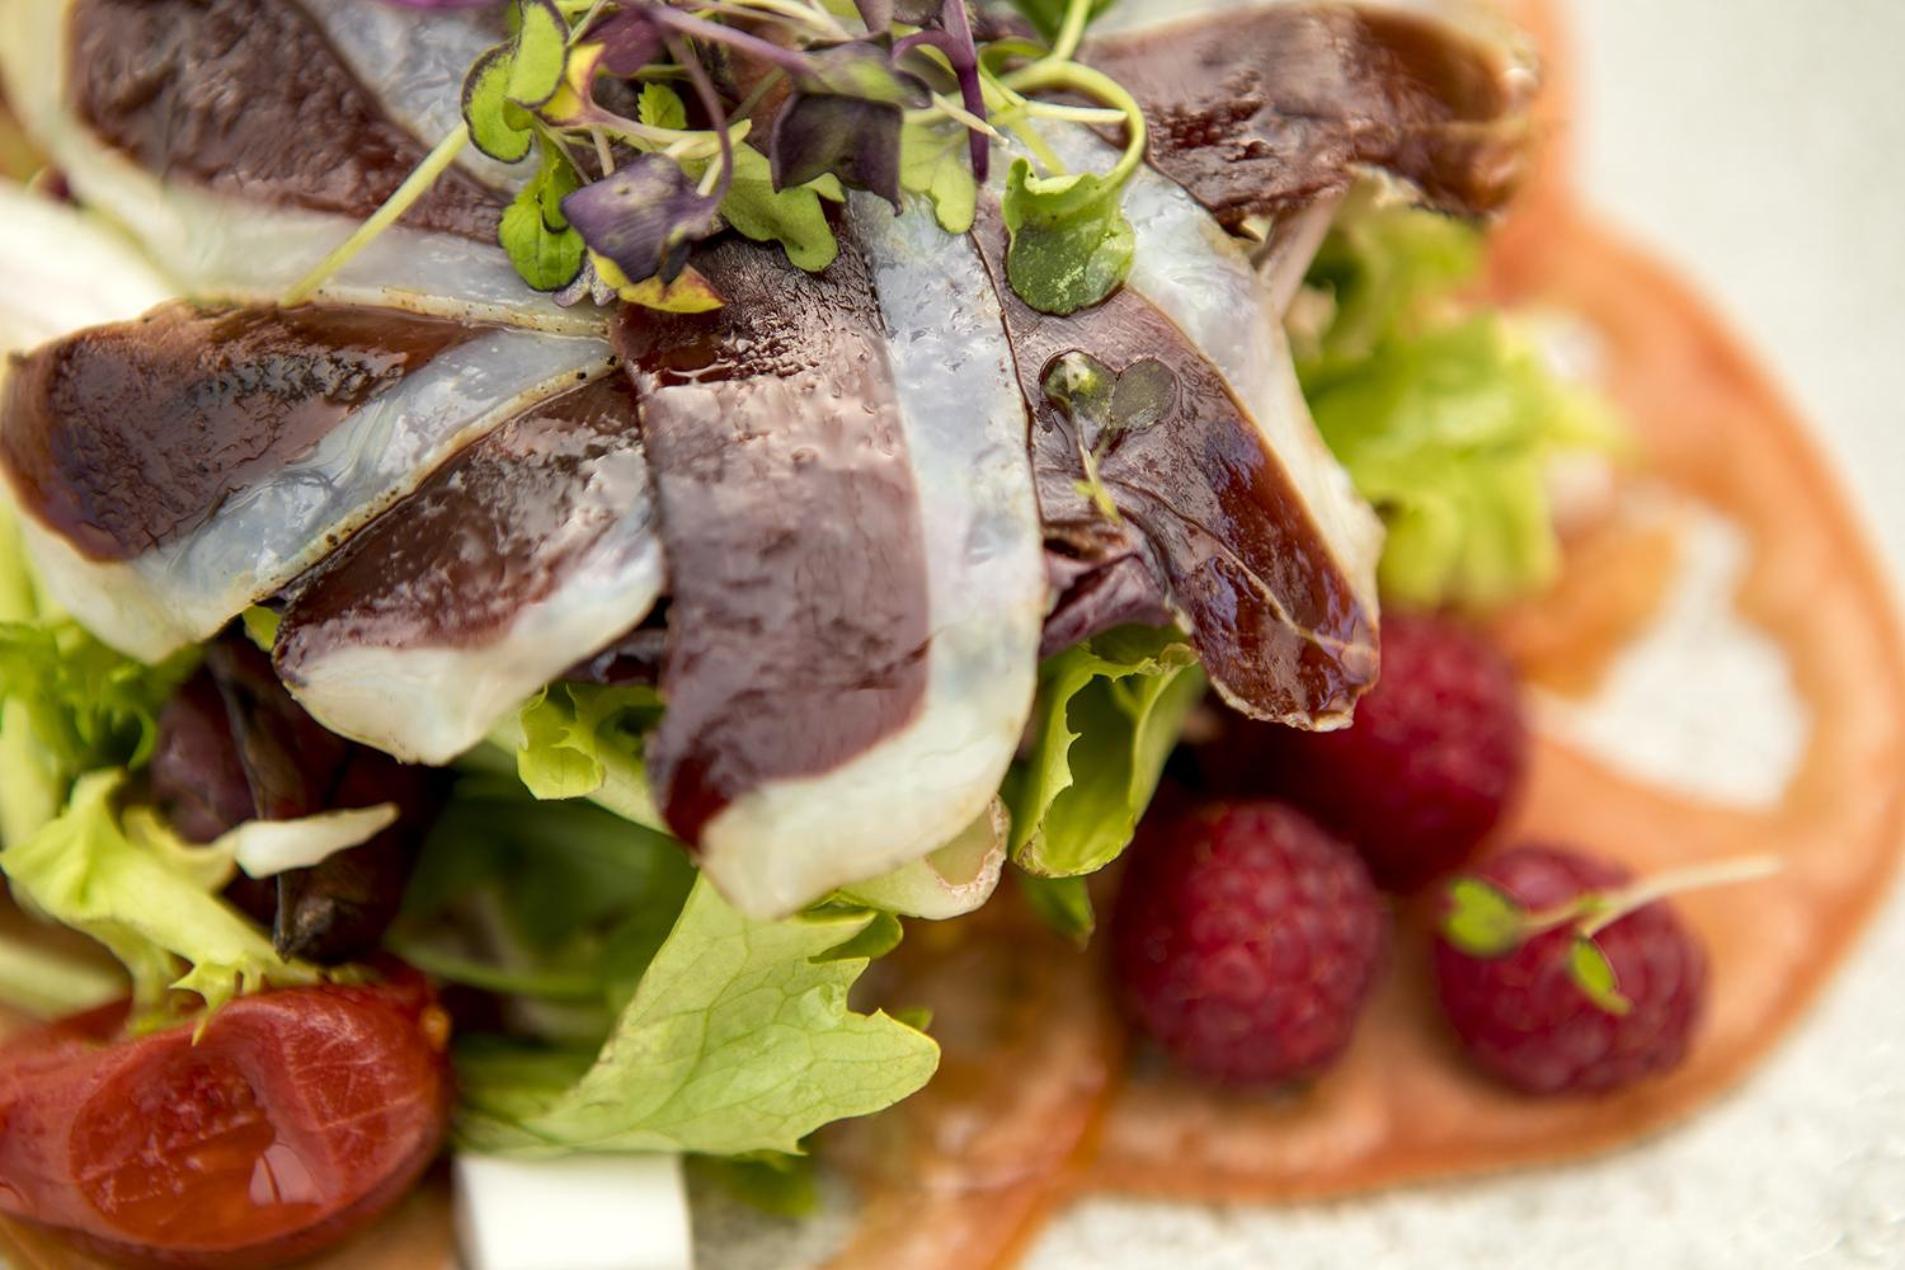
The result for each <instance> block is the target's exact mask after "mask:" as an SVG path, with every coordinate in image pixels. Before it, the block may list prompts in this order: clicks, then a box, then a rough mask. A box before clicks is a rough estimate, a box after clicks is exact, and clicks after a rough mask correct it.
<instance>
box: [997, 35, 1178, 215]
mask: <svg viewBox="0 0 1905 1270" xmlns="http://www.w3.org/2000/svg"><path fill="white" fill-rule="evenodd" d="M1004 84H1005V86H1006V87H1007V88H1010V89H1011V90H1012V91H1014V92H1017V93H1024V94H1031V93H1035V92H1038V91H1040V90H1042V89H1059V90H1068V91H1071V92H1076V93H1082V94H1084V95H1085V96H1087V97H1093V98H1096V99H1097V100H1099V101H1102V102H1104V103H1106V104H1107V105H1110V106H1112V107H1115V108H1116V109H1118V110H1120V111H1122V112H1123V113H1124V122H1125V129H1126V131H1127V133H1128V134H1129V136H1128V138H1127V140H1126V142H1125V150H1124V155H1123V157H1122V158H1120V159H1119V160H1118V164H1117V166H1116V167H1114V168H1112V169H1111V171H1110V172H1109V173H1107V174H1106V177H1105V179H1106V180H1107V181H1108V182H1110V183H1111V184H1113V185H1118V184H1121V183H1123V182H1124V181H1125V180H1127V179H1128V178H1129V177H1130V176H1131V174H1132V173H1133V172H1134V171H1136V170H1137V167H1138V165H1139V164H1140V163H1143V162H1144V152H1145V147H1146V146H1147V145H1148V144H1149V142H1150V131H1149V128H1148V126H1147V125H1146V124H1145V121H1144V111H1143V109H1142V108H1140V107H1139V105H1138V101H1137V98H1135V97H1133V96H1132V95H1131V94H1130V93H1129V92H1128V91H1126V89H1125V87H1124V85H1122V84H1120V83H1119V82H1118V81H1117V80H1115V79H1113V78H1111V76H1109V75H1107V74H1105V73H1104V72H1103V71H1098V70H1093V69H1092V68H1091V67H1089V66H1080V65H1079V64H1078V63H1076V62H1051V61H1045V62H1035V63H1033V64H1032V65H1031V66H1027V67H1023V68H1021V69H1019V70H1016V71H1013V72H1012V73H1011V74H1009V75H1007V76H1006V77H1005V79H1004Z"/></svg>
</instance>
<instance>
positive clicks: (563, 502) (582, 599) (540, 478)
mask: <svg viewBox="0 0 1905 1270" xmlns="http://www.w3.org/2000/svg"><path fill="white" fill-rule="evenodd" d="M662 578H663V571H662V556H661V542H660V539H659V537H658V536H657V533H656V527H655V511H654V504H653V500H652V499H651V498H650V496H649V488H648V467H647V463H646V462H645V461H644V458H643V454H642V441H641V433H640V428H639V426H638V420H637V416H636V410H635V395H634V389H633V387H632V386H631V385H630V384H629V383H628V382H627V380H626V379H625V378H624V377H622V376H619V375H617V376H610V377H608V378H605V379H599V380H596V381H594V382H592V383H589V384H586V385H583V386H582V387H579V388H575V389H573V390H570V391H568V392H564V393H563V394H562V395H560V396H557V397H552V398H550V399H548V400H546V401H541V402H538V403H536V404H535V405H534V406H533V407H531V408H530V409H529V410H527V411H525V412H523V413H522V414H519V415H517V416H516V417H515V418H513V419H511V420H510V421H509V422H507V423H505V424H503V425H502V426H501V427H499V428H497V429H496V430H495V431H494V432H491V433H490V434H489V435H488V436H486V437H484V438H483V439H482V440H480V441H478V442H476V443H475V444H474V445H472V446H470V447H469V448H468V449H466V450H464V451H463V452H462V453H461V454H459V455H457V456H456V457H455V458H453V459H451V460H450V461H449V462H448V463H446V464H445V465H444V466H443V467H441V468H439V469H438V470H437V471H436V472H435V473H434V474H433V475H432V476H431V477H430V479H429V480H427V481H425V482H424V483H423V485H422V486H421V487H420V488H419V489H418V490H417V492H416V493H415V494H412V495H411V496H410V497H409V498H407V499H405V500H404V501H403V502H401V503H399V504H398V505H397V506H396V507H393V508H392V509H391V510H390V511H388V512H386V513H385V514H384V515H383V516H381V517H379V518H378V519H377V520H376V521H375V522H374V523H372V524H371V525H370V526H369V527H368V528H366V529H365V530H363V532H361V533H359V534H358V535H356V536H355V537H354V538H352V539H351V540H350V542H348V543H347V544H345V546H344V547H343V548H342V549H340V550H339V551H338V552H336V553H335V554H334V555H332V556H331V557H330V558H329V559H327V560H326V561H325V562H324V563H323V564H322V565H320V566H318V568H317V569H315V570H314V571H313V572H312V573H311V574H310V575H309V576H308V577H306V578H304V579H303V580H301V581H300V582H299V583H297V584H296V586H295V588H294V594H293V598H292V600H291V602H290V604H289V606H288V607H287V608H286V609H285V612H284V615H283V620H282V622H281V623H280V625H279V628H278V640H277V645H276V649H275V652H276V658H277V664H278V670H279V673H280V674H281V675H282V676H283V678H284V681H285V683H286V685H287V686H288V687H290V688H291V689H292V691H293V693H295V695H296V696H297V697H298V699H299V701H300V702H301V703H302V704H303V705H304V707H305V708H306V709H307V710H309V711H310V712H311V713H312V714H313V715H314V716H315V717H316V718H317V719H318V720H319V721H320V722H322V723H323V724H324V725H325V726H326V727H328V728H330V729H331V730H332V731H335V732H340V733H342V734H344V735H345V736H349V737H353V738H355V739H357V740H360V741H363V742H365V743H367V744H370V745H374V746H376V747H377V748H378V749H381V750H385V751H387V752H389V753H392V754H395V755H397V756H398V757H400V758H404V759H408V760H411V761H420V762H426V763H433V764H443V763H447V762H449V761H450V760H451V759H453V758H455V757H456V756H457V755H458V754H461V753H462V752H463V751H465V750H467V749H469V748H470V747H471V746H473V745H475V744H476V743H477V742H479V741H481V740H482V739H483V738H484V737H485V736H487V735H488V734H489V733H490V731H491V729H492V728H494V727H495V725H496V723H497V722H498V721H499V720H500V719H502V718H503V717H504V716H505V715H507V714H508V713H509V712H510V711H511V710H513V709H515V708H516V707H518V706H520V705H521V704H522V701H523V700H524V698H526V697H528V696H529V695H531V694H532V693H534V692H535V691H536V690H537V689H538V688H540V687H542V686H543V685H544V684H546V683H548V682H549V681H550V680H552V679H556V678H559V677H560V676H561V675H562V673H563V671H564V670H565V669H567V668H568V667H570V666H572V665H574V664H576V663H577V662H580V661H582V660H584V659H586V658H588V657H590V656H592V655H594V654H595V653H597V652H599V651H600V650H602V649H603V648H605V647H607V646H609V645H610V644H612V643H614V642H615V640H616V639H617V638H618V637H619V636H621V635H622V634H623V633H624V632H626V631H628V630H629V629H630V628H631V627H633V626H635V625H636V624H637V623H639V622H640V621H641V620H642V619H643V618H644V617H646V616H647V615H648V611H649V609H650V608H652V607H653V605H654V603H655V597H656V596H657V595H658V594H659V593H660V591H661V587H662Z"/></svg>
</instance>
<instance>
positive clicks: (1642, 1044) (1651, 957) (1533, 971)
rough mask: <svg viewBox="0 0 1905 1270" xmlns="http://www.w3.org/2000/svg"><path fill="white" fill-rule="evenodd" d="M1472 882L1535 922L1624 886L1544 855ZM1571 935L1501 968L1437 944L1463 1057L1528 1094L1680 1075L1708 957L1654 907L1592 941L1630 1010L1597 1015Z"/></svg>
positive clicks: (1613, 877) (1567, 857) (1530, 851)
mask: <svg viewBox="0 0 1905 1270" xmlns="http://www.w3.org/2000/svg"><path fill="white" fill-rule="evenodd" d="M1477 876H1478V877H1480V878H1482V879H1483V880H1484V881H1487V882H1490V883H1492V884H1493V885H1494V886H1496V887H1497V888H1499V889H1500V890H1502V891H1504V892H1506V893H1507V894H1508V895H1510V896H1511V897H1513V898H1514V899H1515V900H1517V901H1519V902H1520V904H1521V906H1522V907H1523V908H1524V909H1525V910H1527V911H1530V912H1539V911H1541V910H1543V909H1552V908H1554V907H1556V906H1558V905H1561V904H1564V903H1566V902H1567V901H1568V900H1570V899H1573V898H1574V897H1576V896H1578V895H1580V894H1581V893H1582V892H1583V891H1600V892H1605V891H1608V890H1612V889H1614V888H1617V887H1619V886H1622V885H1623V884H1625V883H1626V882H1627V881H1628V875H1627V873H1626V872H1625V871H1624V870H1622V869H1620V868H1618V867H1616V866H1614V865H1610V864H1606V863H1603V862H1601V861H1598V860H1594V859H1590V858H1589V857H1587V856H1584V855H1580V854H1578V853H1576V852H1572V851H1566V850H1562V849H1560V848H1556V847H1546V846H1525V847H1517V848H1515V849H1514V850H1511V851H1506V852H1503V853H1502V854H1500V855H1497V856H1495V857H1493V858H1491V859H1489V860H1488V861H1486V862H1485V863H1484V864H1483V865H1482V867H1481V868H1480V869H1479V870H1477ZM1576 934H1577V931H1576V928H1575V927H1573V926H1564V927H1559V928H1557V929H1554V930H1550V931H1546V932H1544V933H1542V934H1539V935H1536V936H1534V937H1533V938H1532V939H1529V940H1528V941H1527V942H1526V943H1523V944H1522V945H1521V946H1520V947H1518V948H1516V949H1515V951H1513V952H1512V953H1509V954H1508V955H1507V956H1503V957H1496V958H1481V957H1474V956H1471V955H1469V954H1468V953H1465V952H1463V951H1461V950H1460V949H1458V948H1455V947H1454V946H1452V945H1451V944H1450V943H1449V942H1448V940H1447V939H1446V938H1438V939H1437V940H1436V943H1435V953H1434V970H1435V986H1436V993H1437V995H1438V996H1439V997H1440V998H1441V1001H1442V1009H1443V1011H1444V1012H1445V1013H1446V1014H1447V1015H1448V1019H1449V1022H1450V1023H1451V1024H1453V1025H1454V1028H1455V1032H1456V1035H1457V1036H1458V1037H1459V1038H1460V1039H1461V1042H1462V1047H1463V1048H1464V1049H1465V1050H1466V1051H1467V1052H1468V1055H1469V1057H1470V1058H1471V1059H1473V1060H1474V1061H1475V1063H1476V1064H1477V1065H1478V1066H1479V1067H1481V1068H1482V1069H1483V1070H1484V1071H1486V1072H1488V1073H1489V1074H1490V1075H1491V1076H1494V1077H1496V1078H1497V1079H1499V1080H1501V1081H1503V1082H1505V1083H1506V1084H1509V1085H1512V1086H1514V1087H1515V1088H1516V1089H1519V1090H1522V1091H1524V1092H1526V1093H1531V1094H1563V1093H1598V1092H1601V1091H1603V1090H1609V1089H1617V1088H1619V1087H1621V1086H1623V1085H1628V1084H1632V1083H1633V1082H1634V1081H1637V1080H1640V1079H1642V1078H1643V1077H1646V1076H1652V1075H1657V1074H1659V1073H1661V1072H1665V1071H1667V1070H1669V1069H1671V1068H1673V1067H1675V1066H1678V1065H1679V1063H1680V1061H1681V1059H1683V1058H1684V1057H1686V1053H1687V1042H1688V1038H1689V1037H1690V1035H1691V1034H1692V1032H1693V1027H1694V1024H1695V1022H1696V1021H1697V1020H1698V1018H1699V1014H1700V1007H1701V1004H1702V1002H1703V1000H1704V999H1705V995H1706V974H1707V971H1706V955H1705V954H1704V953H1703V952H1702V951H1701V949H1700V945H1699V944H1698V943H1697V942H1696V941H1695V940H1694V938H1693V936H1692V935H1691V934H1690V933H1689V932H1688V930H1687V928H1686V927H1685V926H1684V925H1682V924H1681V921H1680V918H1679V915H1678V914H1677V913H1676V912H1675V911H1674V910H1673V909H1672V908H1670V907H1668V906H1667V905H1666V904H1664V903H1654V904H1649V905H1647V906H1646V907H1644V908H1640V909H1636V910H1635V911H1634V912H1632V913H1629V914H1628V915H1627V916H1625V917H1623V918H1621V919H1620V920H1619V921H1617V922H1615V923H1614V924H1612V925H1611V926H1608V927H1607V928H1606V929H1604V930H1602V931H1600V932H1598V933H1597V934H1596V935H1595V936H1594V942H1595V944H1597V945H1598V946H1599V947H1600V949H1601V952H1602V954H1603V955H1604V956H1605V957H1606V958H1607V961H1608V963H1609V964H1610V965H1611V966H1612V967H1613V969H1614V979H1615V984H1616V986H1617V988H1618V989H1619V991H1620V994H1621V995H1622V996H1625V997H1626V998H1627V999H1628V1000H1629V1001H1630V1002H1631V1003H1632V1008H1631V1009H1630V1010H1629V1011H1628V1012H1627V1013H1626V1014H1615V1013H1612V1012H1610V1011H1608V1010H1606V1009H1604V1008H1602V1007H1601V1006H1599V1005H1596V1004H1595V1003H1594V1002H1593V1001H1592V1000H1590V999H1589V998H1588V996H1587V994H1586V993H1585V992H1584V991H1582V989H1581V986H1580V985H1579V984H1578V983H1577V982H1576V981H1575V980H1574V978H1573V976H1572V974H1571V973H1570V970H1569V950H1570V948H1571V946H1572V943H1573V941H1574V939H1575V937H1576Z"/></svg>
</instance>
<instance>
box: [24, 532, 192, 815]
mask: <svg viewBox="0 0 1905 1270" xmlns="http://www.w3.org/2000/svg"><path fill="white" fill-rule="evenodd" d="M194 660H195V654H192V653H189V652H188V653H184V654H181V655H180V656H178V657H175V658H172V659H171V660H169V661H167V662H166V663H164V664H163V665H160V666H145V665H141V664H140V663H139V662H136V661H133V660H132V659H131V658H129V657H125V656H123V655H121V654H119V653H117V652H115V651H113V650H112V649H110V648H108V647H107V646H106V645H104V644H102V643H100V642H99V641H98V640H97V639H94V638H93V637H92V636H91V635H90V634H88V633H87V632H86V631H85V630H83V629H82V628H81V627H80V625H79V624H78V623H77V622H75V621H73V620H72V619H71V618H69V617H67V616H65V615H64V614H63V613H61V612H59V611H58V609H57V608H56V607H55V606H54V605H53V604H52V603H51V602H50V601H49V600H47V599H46V597H45V596H44V595H43V594H42V593H41V591H40V589H39V587H38V585H37V583H36V582H35V580H34V577H33V573H32V570H31V568H30V567H29V565H28V563H27V559H26V551H25V548H24V546H23V544H22V543H21V540H20V529H19V525H18V522H17V521H16V520H15V519H14V517H13V513H12V512H11V510H10V509H8V508H7V507H5V505H4V504H0V844H10V843H18V842H23V841H25V840H26V839H27V838H28V837H30V836H31V835H32V834H33V833H35V832H36V831H37V830H39V829H40V828H41V827H42V826H44V825H45V824H47V823H48V822H49V821H51V820H52V819H53V817H54V816H56V815H57V814H58V813H59V810H60V808H61V807H62V806H63V805H64V804H65V802H66V797H67V793H68V791H69V790H70V789H71V788H72V784H73V781H74V780H75V779H76V778H77V777H78V776H79V775H80V773H82V772H87V771H91V770H94V769H96V768H103V767H121V766H124V767H138V766H141V765H142V764H144V763H145V761H146V760H147V759H148V758H149V757H150V756H151V753H152V745H153V742H154V741H155V739H156V738H157V736H158V716H159V710H160V709H161V708H162V707H163V706H164V704H165V702H166V700H167V699H168V698H169V697H170V696H171V695H172V690H173V689H174V688H175V687H177V686H178V684H179V682H180V680H182V679H183V678H184V677H185V675H186V674H187V673H188V672H189V671H190V669H191V666H192V663H193V661H194Z"/></svg>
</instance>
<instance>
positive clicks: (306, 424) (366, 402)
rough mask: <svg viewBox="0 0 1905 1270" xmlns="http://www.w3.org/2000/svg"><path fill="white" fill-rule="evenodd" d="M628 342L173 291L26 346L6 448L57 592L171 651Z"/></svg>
mask: <svg viewBox="0 0 1905 1270" xmlns="http://www.w3.org/2000/svg"><path fill="white" fill-rule="evenodd" d="M611 361H612V356H611V353H610V350H609V348H608V346H607V345H605V344H603V343H601V342H600V341H596V340H589V339H582V338H576V337H568V336H556V335H547V334H543V333H540V332H535V331H526V330H498V329H488V328H483V327H477V326H470V325H466V324H462V323H457V322H451V321H448V320H445V319H442V318H432V317H423V316H419V315H415V314H409V313H404V312H400V311H396V310H389V309H361V308H352V307H347V306H307V307H303V308H297V309H275V308H229V307H211V308H201V307H194V306H191V305H187V304H174V305H171V306H168V307H165V308H161V309H158V310H155V311H154V312H153V313H152V314H150V315H148V316H147V317H145V318H143V319H140V320H139V321H136V322H130V323H124V324H120V325H116V326H106V327H98V328H95V329H93V330H90V331H85V332H82V333H80V334H78V335H74V336H72V337H69V338H68V339H65V340H62V341H59V342H57V343H54V344H51V345H48V346H46V347H44V348H41V349H40V350H38V351H37V352H35V353H33V354H30V355H28V356H25V357H22V358H18V359H16V361H15V362H14V364H13V365H12V367H11V368H10V372H9V374H8V375H7V379H6V382H5V385H4V399H0V470H3V471H4V475H5V477H6V479H7V480H8V482H9V483H10V484H11V486H12V490H13V493H14V496H15V498H16V499H17V501H18V503H19V505H20V507H21V509H22V511H23V513H24V515H23V518H22V521H23V528H24V531H25V533H26V536H27V540H28V543H29V546H30V548H31V549H32V551H33V554H34V558H35V563H36V564H37V565H38V566H39V569H40V572H41V575H42V577H43V578H44V580H45V583H46V585H47V586H48V588H49V589H50V590H51V592H52V594H53V595H54V596H55V597H56V598H57V599H58V600H59V601H60V603H61V604H63V605H65V606H66V607H67V608H68V609H70V610H71V611H72V612H73V614H74V615H75V616H76V617H78V618H79V619H80V620H81V621H82V622H84V623H85V624H86V625H87V626H88V627H89V628H90V629H91V630H92V631H93V632H94V633H95V634H97V635H98V636H99V637H100V638H101V639H104V640H106V641H107V642H109V643H111V644H113V645H114V646H116V647H118V648H120V649H122V650H123V651H125V652H127V653H129V654H131V655H133V656H137V657H142V658H146V659H148V660H153V659H157V658H159V657H162V656H164V655H165V654H166V653H168V652H170V651H171V650H173V649H175V648H178V647H180V646H181V645H183V644H186V643H190V642H193V641H197V640H202V639H205V638H206V637H208V636H209V635H211V634H212V633H213V632H214V631H216V630H217V629H218V628H219V627H221V626H222V625H224V624H225V622H227V621H229V620H230V619H231V618H232V617H234V616H236V615H237V614H238V613H240V612H242V611H243V610H244V609H245V608H246V606H248V605H250V604H251V603H253V602H254V601H256V600H259V599H262V598H264V597H267V596H270V595H272V594H274V593H275V592H276V591H278V589H279V588H281V587H283V586H284V585H285V584H286V583H288V582H290V581H291V580H292V579H293V578H295V577H297V576H298V575H299V574H300V573H302V572H304V570H306V569H307V568H309V567H310V566H312V565H313V564H315V563H317V562H318V561H319V560H321V559H322V558H323V557H324V556H325V555H327V554H329V553H330V551H331V550H332V549H334V548H335V547H336V546H337V545H338V544H339V543H340V542H341V541H342V540H343V539H344V538H345V537H347V536H348V535H349V534H351V533H352V532H354V531H355V530H357V529H359V528H361V527H362V526H363V525H364V524H365V523H366V522H367V521H369V520H370V519H371V518H373V517H374V516H375V515H376V514H377V513H379V512H381V511H383V510H384V509H385V508H387V507H388V506H390V504H391V503H393V502H394V501H396V500H397V499H398V498H401V497H402V496H403V495H405V494H407V493H409V492H410V491H411V490H413V489H414V488H416V485H417V483H418V482H420V481H421V480H423V479H424V478H425V477H427V476H428V475H429V474H430V472H431V471H433V470H434V469H435V468H437V467H438V466H439V465H441V464H442V463H443V462H444V461H445V460H447V459H448V458H450V457H451V456H452V455H454V454H455V453H457V452H458V451H459V450H461V449H462V448H463V447H464V446H465V445H467V444H469V443H470V442H472V441H474V440H476V439H477V438H479V437H481V436H482V435H484V434H485V433H486V432H488V431H489V430H490V429H491V428H494V427H495V426H497V425H498V424H500V423H502V422H504V421H505V420H507V419H509V418H511V417H512V416H514V415H516V414H518V413H520V412H521V411H522V410H523V408H524V407H525V405H526V404H527V403H529V402H532V401H535V400H538V399H540V398H543V397H546V396H548V395H550V394H552V393H554V392H557V391H560V390H562V389H564V388H567V387H573V386H574V385H575V384H576V383H577V382H578V379H580V380H583V381H586V380H587V379H589V378H591V377H592V376H595V375H599V374H602V373H605V372H606V371H607V370H608V369H609V367H610V364H611Z"/></svg>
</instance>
